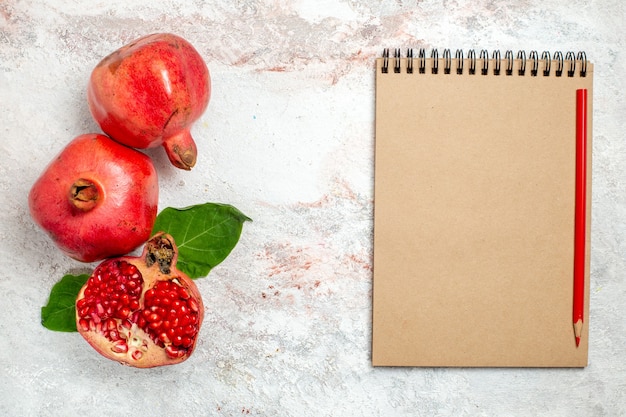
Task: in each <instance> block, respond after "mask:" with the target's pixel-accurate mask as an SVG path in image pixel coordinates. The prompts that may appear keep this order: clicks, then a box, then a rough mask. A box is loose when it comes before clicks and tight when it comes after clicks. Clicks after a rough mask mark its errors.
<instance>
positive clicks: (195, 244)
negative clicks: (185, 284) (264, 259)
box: [152, 203, 252, 279]
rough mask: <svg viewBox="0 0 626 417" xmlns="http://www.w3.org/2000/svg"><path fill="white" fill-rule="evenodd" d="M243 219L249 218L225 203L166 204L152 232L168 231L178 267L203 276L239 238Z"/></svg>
mask: <svg viewBox="0 0 626 417" xmlns="http://www.w3.org/2000/svg"><path fill="white" fill-rule="evenodd" d="M246 221H252V220H251V219H250V218H249V217H247V216H246V215H245V214H243V213H242V212H240V211H239V210H237V209H236V208H235V207H233V206H230V205H227V204H217V203H205V204H198V205H194V206H191V207H186V208H182V209H177V208H172V207H168V208H165V209H163V210H162V211H161V213H159V215H158V216H157V219H156V222H155V224H154V228H153V229H152V231H153V233H152V234H155V233H157V232H165V233H169V234H170V235H172V237H173V238H174V240H175V241H176V245H177V246H178V263H177V267H178V269H180V270H181V271H183V272H184V273H186V274H187V275H189V277H190V278H193V279H195V278H200V277H205V276H207V275H208V274H209V272H210V271H211V269H212V268H214V267H215V266H216V265H218V264H219V263H220V262H222V261H223V260H224V259H226V257H227V256H228V255H229V254H230V252H231V251H232V250H233V248H234V247H235V245H236V244H237V242H238V241H239V236H240V235H241V230H242V228H243V223H244V222H246Z"/></svg>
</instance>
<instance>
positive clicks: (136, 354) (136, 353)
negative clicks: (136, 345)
mask: <svg viewBox="0 0 626 417" xmlns="http://www.w3.org/2000/svg"><path fill="white" fill-rule="evenodd" d="M131 356H132V357H133V359H134V360H136V361H138V360H139V359H141V357H142V356H143V352H142V351H140V350H136V351H134V352H133V353H132V355H131Z"/></svg>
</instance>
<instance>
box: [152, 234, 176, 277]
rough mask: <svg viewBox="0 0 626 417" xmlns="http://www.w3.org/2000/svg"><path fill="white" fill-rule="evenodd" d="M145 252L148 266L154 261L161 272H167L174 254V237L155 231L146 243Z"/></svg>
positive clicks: (172, 261)
mask: <svg viewBox="0 0 626 417" xmlns="http://www.w3.org/2000/svg"><path fill="white" fill-rule="evenodd" d="M145 253H146V266H148V268H150V267H152V265H154V264H155V263H156V264H157V266H158V267H159V270H160V271H161V273H163V274H169V273H170V271H171V268H172V266H173V265H174V257H175V256H176V245H175V244H174V239H172V237H171V236H170V235H168V234H165V233H157V234H156V235H154V236H153V237H152V238H151V239H150V240H149V241H148V242H147V243H146V247H145Z"/></svg>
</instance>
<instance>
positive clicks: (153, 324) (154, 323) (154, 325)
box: [148, 321, 163, 330]
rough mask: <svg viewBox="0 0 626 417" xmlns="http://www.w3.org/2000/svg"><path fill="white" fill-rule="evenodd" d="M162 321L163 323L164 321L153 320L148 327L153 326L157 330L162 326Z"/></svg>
mask: <svg viewBox="0 0 626 417" xmlns="http://www.w3.org/2000/svg"><path fill="white" fill-rule="evenodd" d="M161 323H163V322H162V321H153V322H152V323H150V324H148V327H149V328H151V329H152V330H156V329H158V328H159V327H161Z"/></svg>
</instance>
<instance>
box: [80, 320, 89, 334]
mask: <svg viewBox="0 0 626 417" xmlns="http://www.w3.org/2000/svg"><path fill="white" fill-rule="evenodd" d="M78 325H79V326H80V327H81V328H82V329H83V331H84V332H86V331H87V330H89V322H88V321H87V320H85V319H80V320H79V321H78Z"/></svg>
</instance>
